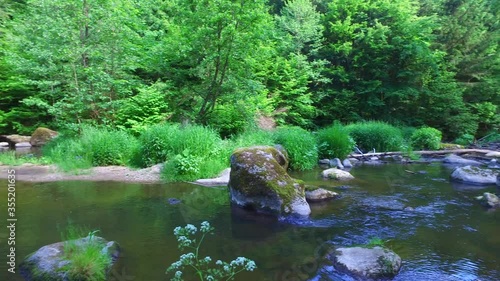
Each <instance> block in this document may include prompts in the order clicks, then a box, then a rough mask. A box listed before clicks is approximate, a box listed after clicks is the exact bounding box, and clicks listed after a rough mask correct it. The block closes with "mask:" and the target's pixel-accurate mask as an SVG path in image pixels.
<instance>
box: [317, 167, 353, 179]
mask: <svg viewBox="0 0 500 281" xmlns="http://www.w3.org/2000/svg"><path fill="white" fill-rule="evenodd" d="M321 175H322V176H323V177H324V178H329V179H335V180H352V179H354V177H353V176H352V175H351V173H349V172H346V171H342V170H340V169H337V168H331V169H327V170H324V171H323V172H321Z"/></svg>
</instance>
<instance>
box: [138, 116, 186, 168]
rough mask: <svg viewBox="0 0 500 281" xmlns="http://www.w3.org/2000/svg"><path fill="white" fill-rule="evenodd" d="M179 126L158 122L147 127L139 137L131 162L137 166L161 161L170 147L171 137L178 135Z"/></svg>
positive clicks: (165, 158)
mask: <svg viewBox="0 0 500 281" xmlns="http://www.w3.org/2000/svg"><path fill="white" fill-rule="evenodd" d="M179 131H180V129H179V126H178V125H176V124H168V123H164V124H159V125H154V126H152V127H149V128H148V129H147V130H146V131H144V132H143V133H142V134H141V136H140V137H139V145H138V148H137V151H136V153H135V156H134V157H133V161H132V164H133V165H135V166H139V167H148V166H152V165H154V164H158V163H163V162H165V161H166V160H167V155H168V153H170V152H171V151H172V150H173V148H172V142H175V141H174V140H173V139H174V138H176V137H177V136H178V135H179Z"/></svg>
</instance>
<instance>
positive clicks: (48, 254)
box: [19, 236, 120, 281]
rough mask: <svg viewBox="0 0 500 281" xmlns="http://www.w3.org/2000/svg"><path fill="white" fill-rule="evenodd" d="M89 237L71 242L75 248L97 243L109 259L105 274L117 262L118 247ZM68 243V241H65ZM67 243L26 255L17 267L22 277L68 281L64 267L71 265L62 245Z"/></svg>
mask: <svg viewBox="0 0 500 281" xmlns="http://www.w3.org/2000/svg"><path fill="white" fill-rule="evenodd" d="M89 239H90V238H89V237H85V238H81V239H77V240H73V241H71V243H73V244H74V245H75V246H77V247H85V245H87V244H89V243H98V244H97V245H99V246H100V247H102V250H101V251H102V253H103V254H106V255H108V256H109V257H110V259H111V261H112V262H111V264H110V266H109V268H107V269H106V272H105V274H107V273H108V272H109V270H110V269H111V267H112V266H113V264H114V263H115V262H116V261H117V260H118V257H119V254H120V247H119V245H118V243H116V242H114V241H110V242H108V241H106V240H105V239H104V238H102V237H98V236H94V237H93V238H92V239H91V240H89ZM67 242H69V241H67ZM67 242H58V243H54V244H50V245H47V246H43V247H42V248H40V249H38V250H37V251H36V252H34V253H32V254H30V255H28V256H27V257H26V259H25V260H24V261H23V262H22V263H21V264H20V265H19V270H20V272H21V274H22V275H23V277H24V278H25V279H26V280H29V281H45V280H53V281H69V280H70V276H68V274H67V271H65V267H66V266H67V265H69V264H70V263H71V261H70V260H68V259H66V258H65V253H64V244H65V243H67Z"/></svg>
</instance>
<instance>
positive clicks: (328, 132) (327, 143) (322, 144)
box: [316, 122, 355, 159]
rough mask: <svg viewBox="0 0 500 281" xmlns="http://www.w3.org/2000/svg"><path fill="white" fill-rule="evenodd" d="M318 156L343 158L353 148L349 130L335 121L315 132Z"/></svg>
mask: <svg viewBox="0 0 500 281" xmlns="http://www.w3.org/2000/svg"><path fill="white" fill-rule="evenodd" d="M316 138H317V141H318V151H319V157H321V158H330V159H331V158H334V157H336V158H339V159H345V158H346V157H347V155H349V154H350V153H351V152H352V150H353V149H354V145H355V143H354V140H353V139H352V138H351V137H350V136H349V132H348V131H347V130H346V129H345V128H344V127H343V126H342V124H340V123H338V122H336V123H334V124H333V125H332V126H329V127H327V128H324V129H321V130H319V131H318V133H317V134H316Z"/></svg>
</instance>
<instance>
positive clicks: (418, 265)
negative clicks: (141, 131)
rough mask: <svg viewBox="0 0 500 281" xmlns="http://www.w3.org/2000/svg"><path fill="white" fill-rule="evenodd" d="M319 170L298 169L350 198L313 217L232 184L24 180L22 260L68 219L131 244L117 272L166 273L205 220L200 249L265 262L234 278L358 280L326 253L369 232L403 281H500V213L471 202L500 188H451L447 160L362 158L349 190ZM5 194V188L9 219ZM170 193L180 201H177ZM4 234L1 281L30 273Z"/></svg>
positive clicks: (132, 277)
mask: <svg viewBox="0 0 500 281" xmlns="http://www.w3.org/2000/svg"><path fill="white" fill-rule="evenodd" d="M408 171H410V172H413V173H410V172H408ZM319 172H320V171H319V170H315V171H310V172H306V173H295V174H294V176H295V177H297V178H301V179H303V180H305V181H306V182H307V183H308V184H313V185H319V186H322V187H325V188H328V189H331V190H334V191H337V192H339V193H340V194H341V195H342V197H341V198H340V199H338V200H336V201H331V202H328V203H326V204H317V205H312V206H311V207H312V215H311V217H310V218H309V219H304V220H298V219H284V220H279V221H278V220H273V219H269V218H262V217H257V216H254V215H252V214H248V213H244V212H241V211H239V210H237V209H236V210H231V208H230V206H229V201H228V197H227V191H226V189H224V188H207V187H198V186H194V185H190V184H172V185H151V184H150V185H141V184H125V183H112V182H76V181H75V182H55V183H35V184H32V183H23V182H18V183H17V218H18V222H17V229H16V235H17V236H16V239H17V256H18V258H19V259H20V258H21V257H24V256H26V255H28V254H29V253H31V252H33V251H35V250H37V249H38V248H40V247H42V246H44V245H47V244H51V243H55V242H58V241H60V240H61V238H60V237H61V234H60V232H61V231H60V229H64V227H65V226H67V222H68V220H71V221H73V222H74V223H75V224H77V225H84V226H87V227H89V228H91V229H100V231H101V232H100V233H99V235H102V236H103V237H105V238H106V239H108V240H115V241H117V242H119V243H120V245H121V246H122V247H123V249H124V251H123V257H122V258H121V260H120V262H119V264H118V266H117V269H116V270H115V271H114V272H113V278H112V280H116V281H149V280H153V281H155V280H160V281H161V280H170V278H169V276H168V275H166V274H165V269H166V268H167V267H168V266H169V265H170V264H171V263H172V262H174V261H176V260H177V258H178V256H179V255H180V252H179V251H178V249H177V243H176V240H175V237H174V236H173V233H172V231H173V229H174V228H175V227H176V226H178V225H185V224H187V223H192V224H196V225H199V223H200V222H202V221H204V220H208V221H210V223H211V224H212V225H213V226H214V227H215V228H216V230H215V235H213V236H210V237H209V238H208V239H207V240H206V243H205V244H204V246H203V252H202V254H203V255H210V256H211V257H212V258H213V259H223V260H226V261H230V260H232V259H234V258H236V257H237V256H245V257H248V258H251V259H253V260H255V261H256V263H257V266H258V269H257V270H256V271H255V272H252V273H248V274H244V275H239V276H238V278H237V280H245V281H246V280H248V281H250V280H252V281H253V280H277V281H278V280H279V281H282V280H283V281H284V280H351V279H350V278H349V277H347V276H343V275H341V274H338V273H337V272H335V271H334V270H333V269H332V268H331V267H330V266H328V264H325V263H324V261H323V260H322V259H321V256H322V255H321V253H322V251H323V250H324V249H326V248H327V245H329V244H334V245H346V246H349V245H356V244H363V243H366V242H368V240H369V239H370V238H373V237H379V238H381V239H383V240H388V241H387V242H386V244H387V246H388V247H390V248H391V249H392V250H394V251H395V252H396V253H398V254H399V255H400V256H401V258H402V259H403V267H402V269H401V272H400V274H399V275H398V276H397V277H396V278H395V280H412V281H417V280H422V281H424V280H425V281H427V280H450V281H455V280H456V281H459V280H460V281H462V280H466V281H467V280H470V281H473V280H483V281H486V280H500V235H499V234H500V210H498V211H496V212H491V211H487V210H485V209H484V208H483V207H481V206H479V205H478V204H477V203H476V202H475V201H474V199H473V197H474V196H477V195H480V194H482V192H484V191H489V192H496V191H497V190H496V187H494V186H490V187H486V188H483V189H477V188H474V187H471V186H466V185H455V184H451V183H450V182H449V180H448V178H449V175H450V173H451V169H450V168H449V167H445V166H442V165H439V164H430V165H429V164H426V165H424V164H422V165H420V164H419V165H407V166H401V165H392V164H389V165H383V166H360V167H356V168H354V169H353V170H352V171H351V172H352V174H353V175H354V176H355V177H356V180H354V181H352V182H349V183H348V185H349V186H347V187H341V186H339V185H340V184H339V183H336V182H333V181H327V180H323V179H321V178H320V177H319ZM18 180H22V179H18ZM0 185H1V186H3V187H6V186H7V183H6V181H0ZM6 196H7V195H6V188H1V189H0V220H1V221H3V222H5V219H6V211H7V206H6V204H7V202H6V201H7V200H6ZM169 198H177V199H180V200H181V203H179V204H175V205H171V204H169V200H168V199H169ZM404 207H412V208H413V209H414V210H413V211H411V210H402V209H403V208H404ZM4 224H5V223H2V224H1V225H4ZM6 238H7V230H6V229H5V228H2V229H0V252H1V256H0V261H1V262H0V280H9V281H10V280H12V281H17V280H23V279H22V278H21V277H20V276H18V275H15V276H14V275H11V274H7V266H6V254H5V253H6V252H7V240H6Z"/></svg>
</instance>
